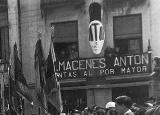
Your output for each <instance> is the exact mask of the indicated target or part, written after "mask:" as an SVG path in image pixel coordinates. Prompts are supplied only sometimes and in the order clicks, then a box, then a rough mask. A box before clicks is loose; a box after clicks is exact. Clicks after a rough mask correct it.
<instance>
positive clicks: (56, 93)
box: [47, 82, 63, 113]
mask: <svg viewBox="0 0 160 115" xmlns="http://www.w3.org/2000/svg"><path fill="white" fill-rule="evenodd" d="M47 99H48V101H49V102H50V103H51V104H52V105H53V106H54V107H55V108H56V109H57V111H58V112H59V113H62V111H63V106H62V98H61V90H60V83H59V82H57V87H56V88H53V89H52V91H51V92H50V93H49V94H48V95H47Z"/></svg>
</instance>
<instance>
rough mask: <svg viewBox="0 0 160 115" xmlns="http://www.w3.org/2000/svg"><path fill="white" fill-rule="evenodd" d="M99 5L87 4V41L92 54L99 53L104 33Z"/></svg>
mask: <svg viewBox="0 0 160 115" xmlns="http://www.w3.org/2000/svg"><path fill="white" fill-rule="evenodd" d="M101 12H102V9H101V5H100V4H98V3H92V4H90V6H89V15H90V24H89V43H90V46H91V48H92V51H93V53H94V54H100V53H101V50H102V47H103V44H104V39H105V34H104V30H103V24H102V22H101V14H102V13H101Z"/></svg>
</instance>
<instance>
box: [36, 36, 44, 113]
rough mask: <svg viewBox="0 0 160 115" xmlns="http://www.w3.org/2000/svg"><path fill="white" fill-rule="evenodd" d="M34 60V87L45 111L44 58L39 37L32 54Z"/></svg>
mask: <svg viewBox="0 0 160 115" xmlns="http://www.w3.org/2000/svg"><path fill="white" fill-rule="evenodd" d="M34 58H35V62H34V67H35V71H36V89H37V99H38V101H39V103H40V105H41V107H42V108H43V109H44V110H45V112H47V101H46V94H45V85H46V80H45V68H46V67H45V58H44V54H43V49H42V43H41V39H38V41H37V43H36V48H35V54H34Z"/></svg>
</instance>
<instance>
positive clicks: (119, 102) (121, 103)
mask: <svg viewBox="0 0 160 115" xmlns="http://www.w3.org/2000/svg"><path fill="white" fill-rule="evenodd" d="M115 103H116V104H115V108H116V112H117V113H118V115H134V113H133V112H132V111H131V109H130V108H131V106H132V100H131V98H130V97H128V96H126V95H123V96H118V97H117V98H116V99H115Z"/></svg>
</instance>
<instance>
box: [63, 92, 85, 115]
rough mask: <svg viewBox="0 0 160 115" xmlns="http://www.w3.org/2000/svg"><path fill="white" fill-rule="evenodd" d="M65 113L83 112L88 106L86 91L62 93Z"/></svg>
mask: <svg viewBox="0 0 160 115" xmlns="http://www.w3.org/2000/svg"><path fill="white" fill-rule="evenodd" d="M62 100H63V110H64V113H70V112H71V111H72V110H74V109H77V110H80V111H82V110H83V109H84V108H85V107H86V106H87V93H86V90H67V91H62Z"/></svg>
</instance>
